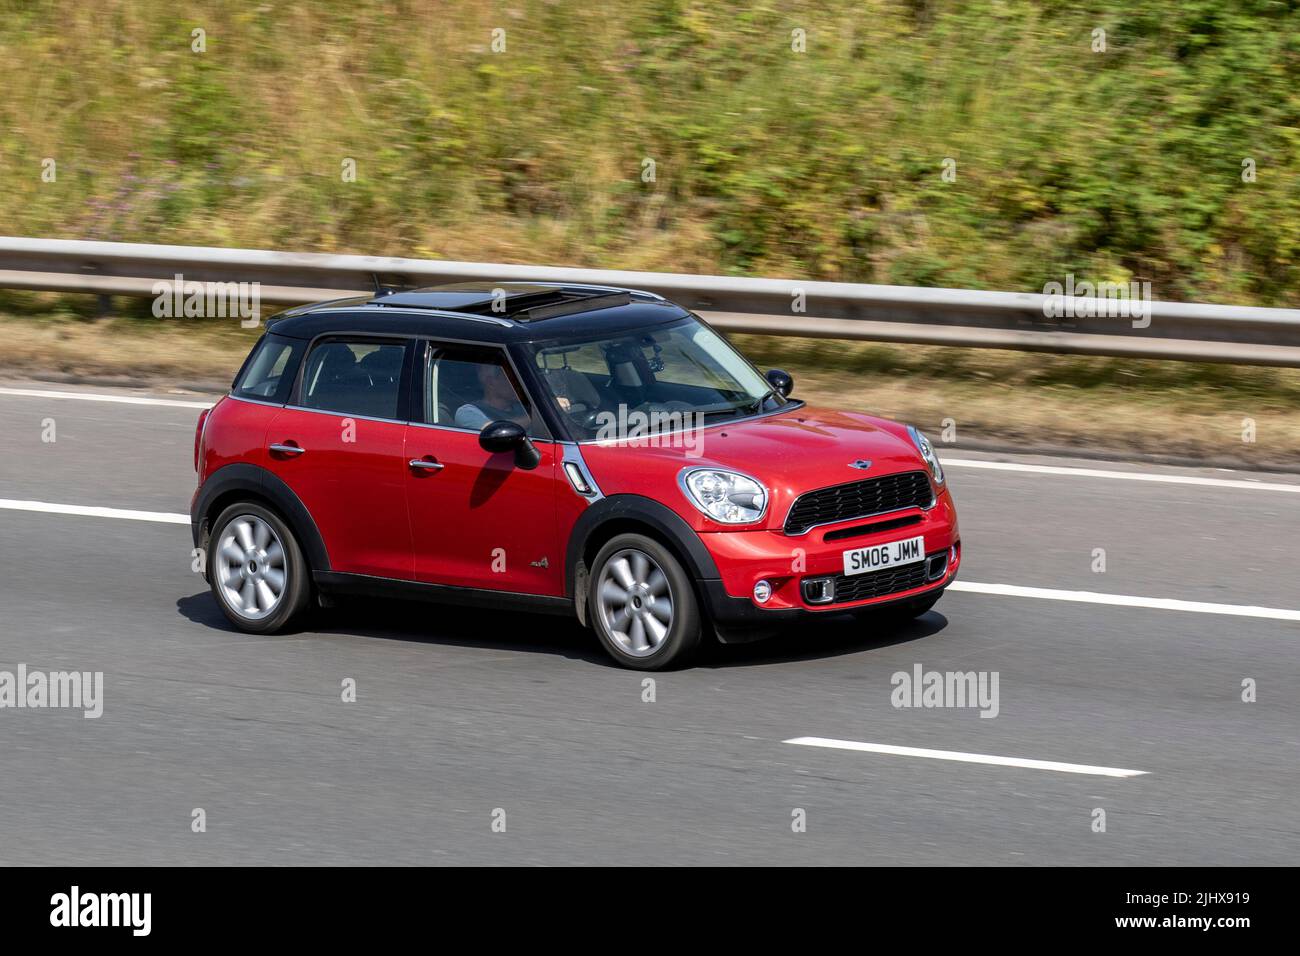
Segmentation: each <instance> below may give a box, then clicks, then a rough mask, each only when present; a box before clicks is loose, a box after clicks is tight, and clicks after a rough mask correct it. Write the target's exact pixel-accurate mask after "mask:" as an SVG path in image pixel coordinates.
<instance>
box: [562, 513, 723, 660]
mask: <svg viewBox="0 0 1300 956" xmlns="http://www.w3.org/2000/svg"><path fill="white" fill-rule="evenodd" d="M588 581H589V583H588V590H587V602H588V608H589V609H590V615H589V617H590V620H591V622H592V627H593V628H594V629H595V631H596V635H597V636H598V637H599V638H600V642H601V644H602V645H604V647H605V650H607V651H608V652H609V653H610V656H612V657H613V658H614V659H615V660H616V661H618V662H619V663H620V664H622V665H623V666H624V667H630V668H632V669H634V670H662V669H663V668H666V667H671V666H680V665H681V664H683V663H685V662H686V661H687V660H688V659H689V658H690V656H691V655H692V654H693V653H694V651H695V649H696V647H697V646H698V645H699V643H700V630H701V629H700V611H699V604H698V602H697V601H696V598H695V589H694V588H693V587H692V585H691V580H690V578H689V577H688V576H687V574H686V572H685V570H683V568H682V566H681V564H680V563H679V562H678V561H677V559H676V558H675V557H673V555H672V553H671V552H669V551H668V549H667V548H665V547H664V546H663V545H661V544H660V543H659V542H657V541H655V540H654V539H652V538H647V537H645V536H644V535H639V534H621V535H618V536H617V537H615V538H613V539H611V540H610V541H609V542H608V543H606V545H605V546H604V547H603V548H601V549H600V552H599V553H598V554H597V555H596V559H595V561H593V562H592V569H591V575H590V577H589V579H588Z"/></svg>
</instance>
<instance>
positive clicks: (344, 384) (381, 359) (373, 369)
mask: <svg viewBox="0 0 1300 956" xmlns="http://www.w3.org/2000/svg"><path fill="white" fill-rule="evenodd" d="M405 356H406V343H405V342H395V343H389V342H374V341H369V342H367V341H364V340H360V339H329V340H327V341H324V342H321V343H319V344H318V345H317V346H316V347H315V348H313V349H312V350H311V354H310V355H308V356H307V367H306V370H305V371H304V373H303V377H302V396H301V398H300V400H299V402H298V404H299V405H301V406H302V407H303V408H318V409H320V410H322V411H329V412H339V413H341V414H344V415H361V416H364V417H366V418H389V419H396V418H397V417H398V416H397V409H398V405H399V401H398V399H399V395H400V394H401V384H402V362H403V359H404V358H405Z"/></svg>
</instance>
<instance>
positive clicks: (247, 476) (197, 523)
mask: <svg viewBox="0 0 1300 956" xmlns="http://www.w3.org/2000/svg"><path fill="white" fill-rule="evenodd" d="M232 491H246V492H249V493H250V494H253V495H256V496H257V497H259V498H263V499H265V500H267V501H269V502H270V503H271V504H272V505H274V506H275V508H276V510H277V511H279V512H280V514H281V515H283V516H284V520H285V521H287V522H288V523H289V527H290V528H291V529H292V531H293V533H294V534H295V535H296V536H297V538H298V544H299V545H301V547H302V550H303V553H304V554H305V555H306V556H307V562H308V564H310V566H311V568H312V569H313V570H315V571H328V570H330V558H329V552H328V551H327V550H326V548H325V540H324V539H323V538H322V537H321V534H320V529H319V528H317V527H316V522H315V521H314V520H313V519H312V516H311V512H309V511H308V510H307V506H306V505H304V504H303V503H302V499H300V498H299V497H298V496H297V495H296V494H294V491H293V489H292V488H290V487H289V486H288V485H287V484H285V483H284V481H283V480H282V479H281V478H280V477H279V476H277V475H275V474H273V473H272V472H270V471H268V470H267V469H265V468H262V467H259V466H258V465H250V464H247V463H245V462H236V463H234V464H231V465H224V466H222V467H221V468H218V469H217V470H216V471H214V472H213V473H212V474H211V475H209V476H208V478H207V480H206V481H204V482H203V487H202V488H201V489H200V490H199V494H198V496H197V497H196V498H195V499H194V504H193V507H192V508H191V509H190V533H191V534H192V535H193V538H194V546H195V547H204V546H205V538H206V536H207V534H208V533H209V532H210V531H211V523H212V522H213V521H214V520H216V517H217V516H216V515H215V514H214V513H213V512H212V504H213V502H215V501H216V500H217V499H219V498H222V497H224V496H225V495H226V494H228V493H229V492H232Z"/></svg>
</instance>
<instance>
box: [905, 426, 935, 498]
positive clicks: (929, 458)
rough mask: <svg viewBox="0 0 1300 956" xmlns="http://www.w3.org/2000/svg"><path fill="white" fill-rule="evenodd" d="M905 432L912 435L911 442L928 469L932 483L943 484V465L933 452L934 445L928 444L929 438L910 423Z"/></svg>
mask: <svg viewBox="0 0 1300 956" xmlns="http://www.w3.org/2000/svg"><path fill="white" fill-rule="evenodd" d="M907 433H908V434H909V435H911V436H912V444H913V445H915V446H916V450H917V451H919V452H920V453H921V457H922V458H923V459H924V460H925V467H927V468H929V469H930V477H932V478H933V479H934V483H935V484H936V485H941V484H943V465H941V464H939V456H938V455H936V454H935V453H934V446H933V445H931V444H930V439H928V438H926V437H925V436H924V435H922V434H921V433H920V432H919V431H917V430H916V429H915V428H913V427H912V426H911V425H908V426H907Z"/></svg>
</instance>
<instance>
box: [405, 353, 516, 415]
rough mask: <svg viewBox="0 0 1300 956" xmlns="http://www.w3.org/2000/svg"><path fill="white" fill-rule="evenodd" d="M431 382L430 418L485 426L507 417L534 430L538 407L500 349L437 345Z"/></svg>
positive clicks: (427, 406)
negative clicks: (530, 403)
mask: <svg viewBox="0 0 1300 956" xmlns="http://www.w3.org/2000/svg"><path fill="white" fill-rule="evenodd" d="M425 383H426V385H425V398H424V404H425V421H426V422H429V423H431V424H434V425H447V426H451V427H453V428H466V429H472V430H474V431H481V430H482V428H483V426H484V425H486V424H488V423H489V422H495V421H502V420H505V421H511V422H515V423H517V424H519V425H522V426H523V427H524V428H525V429H527V430H528V431H530V432H531V431H532V430H533V416H532V412H531V410H530V409H529V407H528V404H527V402H526V401H525V399H524V398H523V391H522V390H521V389H520V388H519V386H518V384H517V383H516V381H515V378H514V375H513V373H512V372H511V370H510V368H509V366H508V364H507V363H506V360H505V356H504V354H503V353H502V352H501V351H500V350H497V349H476V348H468V347H452V348H438V347H436V346H435V347H433V348H431V349H430V350H429V354H428V359H427V365H426V373H425Z"/></svg>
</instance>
